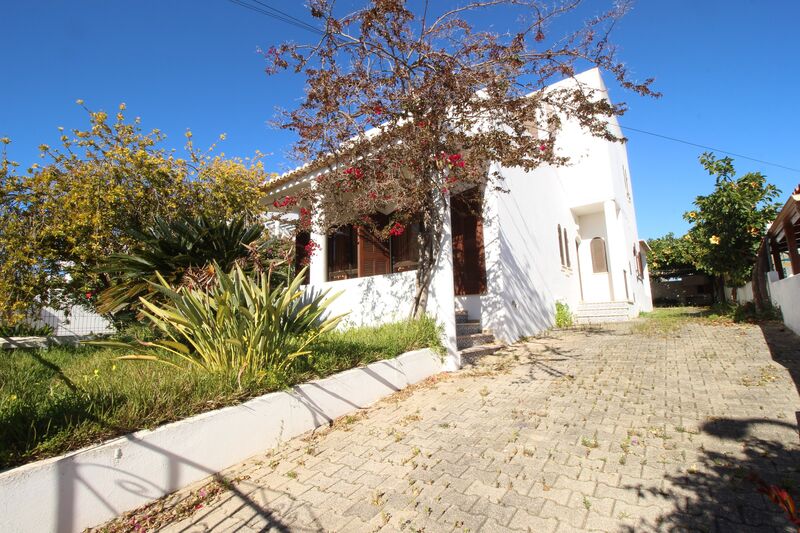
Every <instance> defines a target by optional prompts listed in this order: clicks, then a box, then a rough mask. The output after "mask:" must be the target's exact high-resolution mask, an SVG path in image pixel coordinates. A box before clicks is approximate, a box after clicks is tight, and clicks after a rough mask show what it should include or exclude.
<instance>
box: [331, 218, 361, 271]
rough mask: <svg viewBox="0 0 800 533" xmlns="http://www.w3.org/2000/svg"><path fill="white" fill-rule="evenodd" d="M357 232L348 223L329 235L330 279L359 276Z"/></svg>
mask: <svg viewBox="0 0 800 533" xmlns="http://www.w3.org/2000/svg"><path fill="white" fill-rule="evenodd" d="M357 233H358V232H357V231H356V229H355V228H354V227H353V226H352V225H347V226H342V227H339V228H336V230H335V231H334V232H333V233H331V234H330V235H328V281H336V280H340V279H347V278H355V277H358V263H357V259H358V254H357V252H356V250H357V246H358V240H357Z"/></svg>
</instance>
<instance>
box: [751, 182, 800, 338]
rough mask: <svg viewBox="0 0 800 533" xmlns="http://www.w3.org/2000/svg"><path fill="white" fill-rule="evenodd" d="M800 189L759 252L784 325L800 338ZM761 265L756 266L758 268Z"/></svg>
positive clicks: (779, 214) (795, 192) (776, 221)
mask: <svg viewBox="0 0 800 533" xmlns="http://www.w3.org/2000/svg"><path fill="white" fill-rule="evenodd" d="M798 243H800V185H798V186H797V188H796V189H795V190H794V192H792V194H791V195H790V196H789V199H788V200H787V201H786V204H784V206H783V208H782V209H781V211H780V213H778V216H777V217H776V218H775V221H774V222H773V223H772V225H771V226H770V227H769V229H768V230H767V237H766V239H765V240H764V244H763V245H762V247H761V249H760V250H759V262H760V263H761V264H762V265H763V264H764V263H766V264H767V265H768V267H769V268H768V269H767V270H768V272H767V276H766V282H765V285H766V287H762V289H763V288H768V291H769V296H770V299H771V300H772V303H773V304H774V305H776V306H778V307H780V309H781V312H782V313H783V321H784V323H785V324H786V325H787V326H788V327H789V329H791V330H792V331H794V332H795V333H797V334H798V335H800V249H798V245H799V244H798ZM758 266H759V265H756V268H758ZM761 279H763V278H761ZM761 293H762V294H765V292H764V291H763V290H762V291H761Z"/></svg>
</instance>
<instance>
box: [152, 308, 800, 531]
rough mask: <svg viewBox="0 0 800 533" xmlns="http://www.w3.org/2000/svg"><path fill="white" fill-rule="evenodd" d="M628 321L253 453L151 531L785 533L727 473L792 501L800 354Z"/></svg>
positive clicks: (703, 326) (553, 338)
mask: <svg viewBox="0 0 800 533" xmlns="http://www.w3.org/2000/svg"><path fill="white" fill-rule="evenodd" d="M637 324H638V323H636V322H634V323H620V324H613V325H600V326H597V327H592V328H584V329H580V328H576V329H572V330H568V331H567V330H565V331H553V332H548V333H547V334H546V335H542V336H541V337H536V338H531V339H528V340H527V341H525V342H521V343H518V344H516V345H513V346H511V347H509V348H508V349H507V350H504V351H502V352H498V354H495V355H492V356H487V357H485V358H483V359H481V360H480V361H478V362H477V363H476V366H473V367H470V368H468V369H464V370H462V371H459V372H456V373H453V374H449V375H445V376H442V377H440V379H438V381H437V382H436V383H435V384H431V385H425V386H421V387H419V388H417V389H416V390H415V391H414V392H413V393H412V394H406V393H403V394H401V395H399V396H397V397H395V398H390V399H388V400H386V401H383V402H379V403H378V404H376V405H375V406H373V407H371V408H369V409H367V410H365V411H363V414H364V415H365V416H364V417H363V418H361V419H360V420H357V421H356V422H354V423H352V424H350V425H349V426H348V427H347V430H346V431H345V430H342V429H334V430H329V429H326V428H321V429H320V430H318V431H316V432H314V433H309V434H307V435H304V436H302V437H301V438H297V439H293V440H292V441H289V442H287V443H284V444H283V445H281V446H280V447H279V448H277V449H275V450H269V451H265V453H264V454H262V455H260V456H256V457H253V458H251V459H248V460H247V461H245V462H243V463H242V464H241V465H238V466H235V467H232V468H230V469H227V470H226V471H225V472H224V473H223V474H224V476H225V477H227V478H229V479H236V478H240V479H241V478H247V479H242V481H240V482H237V483H235V487H236V490H237V493H234V492H233V491H230V490H228V491H225V492H223V494H221V495H219V496H218V497H217V499H215V500H213V501H209V502H207V504H204V508H202V509H199V510H198V511H196V512H195V513H194V514H192V515H191V516H188V517H184V518H181V520H179V521H176V522H175V523H173V524H170V525H168V526H166V527H164V528H162V529H163V530H164V531H168V532H177V531H208V530H211V529H213V530H214V531H241V532H247V531H270V530H282V531H287V530H289V531H293V532H295V531H343V532H349V531H382V532H389V531H393V532H394V531H411V530H415V529H424V531H426V532H427V533H433V532H438V531H448V532H450V531H462V532H463V531H465V530H467V529H468V530H469V531H471V532H476V531H522V532H525V531H534V532H537V533H538V532H553V531H556V530H558V531H576V530H585V531H639V530H641V531H685V530H690V531H695V530H699V531H790V530H791V528H790V525H789V524H788V522H787V521H786V519H785V517H784V516H783V515H782V514H781V512H780V510H778V509H777V508H776V507H775V505H774V504H772V503H771V502H769V501H767V500H765V499H764V498H763V497H762V496H761V495H759V494H758V493H757V492H756V490H755V487H754V486H753V485H752V484H750V483H749V482H747V481H746V480H744V479H743V476H742V474H741V472H749V471H757V472H758V473H759V474H760V475H761V476H762V477H763V478H764V479H766V480H768V481H769V482H771V483H781V484H783V485H788V486H800V471H798V467H797V465H798V464H800V445H799V444H798V439H797V426H796V418H795V413H796V412H798V411H800V397H798V393H797V388H796V386H795V384H794V383H793V381H792V373H793V374H794V376H800V339H798V338H797V337H796V336H793V335H792V334H791V333H788V332H786V331H785V330H784V331H783V332H781V331H780V328H779V327H777V326H775V327H772V326H769V325H764V326H758V325H750V324H746V325H715V324H712V323H710V322H703V321H700V320H693V321H686V322H684V323H680V324H679V325H678V326H677V327H678V329H677V330H676V331H673V332H671V333H670V334H668V335H665V334H661V333H660V332H658V331H657V332H655V333H652V332H649V329H648V328H647V327H641V328H640V327H639V326H638V325H637ZM770 328H771V329H770ZM773 357H774V358H775V359H774V360H773ZM764 375H768V376H771V379H767V380H766V382H763V383H762V382H761V381H764V379H763V378H762V376H764ZM772 378H774V379H772ZM745 384H750V385H749V386H747V385H745ZM484 388H485V390H487V391H488V394H486V395H483V394H479V391H482V390H484ZM595 441H596V443H595ZM240 495H241V496H240ZM794 496H795V501H798V500H799V499H800V494H796V493H795V494H794ZM181 497H182V496H181V495H180V494H179V495H177V496H176V500H174V501H179V500H180V498H181ZM171 501H172V500H171Z"/></svg>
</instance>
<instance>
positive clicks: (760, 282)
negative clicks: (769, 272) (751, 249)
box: [751, 239, 767, 314]
mask: <svg viewBox="0 0 800 533" xmlns="http://www.w3.org/2000/svg"><path fill="white" fill-rule="evenodd" d="M766 243H767V240H766V239H764V240H763V241H762V242H761V248H759V249H758V255H756V262H755V266H754V267H753V277H752V280H751V281H752V284H753V304H754V305H755V307H756V313H759V314H761V313H763V312H764V309H765V307H766V305H765V298H764V296H765V294H766V288H767V287H766V279H765V273H766V269H765V268H764V267H765V263H766V261H767V248H766Z"/></svg>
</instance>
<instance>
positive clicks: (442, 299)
mask: <svg viewBox="0 0 800 533" xmlns="http://www.w3.org/2000/svg"><path fill="white" fill-rule="evenodd" d="M441 209H442V233H441V235H439V236H438V237H439V250H440V252H439V257H437V258H436V260H435V265H434V267H433V276H432V279H431V286H430V292H429V294H428V304H427V309H426V310H427V312H428V313H429V314H430V315H431V316H433V318H434V319H435V320H436V322H437V323H439V324H442V325H443V331H442V345H443V346H444V349H445V359H444V364H443V367H442V370H444V371H446V372H453V371H455V370H458V369H459V368H461V354H460V353H459V351H458V347H457V345H456V309H455V299H456V291H455V286H454V284H453V232H452V223H451V220H450V197H449V195H448V197H447V198H446V199H445V200H444V201H443V202H442V206H441Z"/></svg>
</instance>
